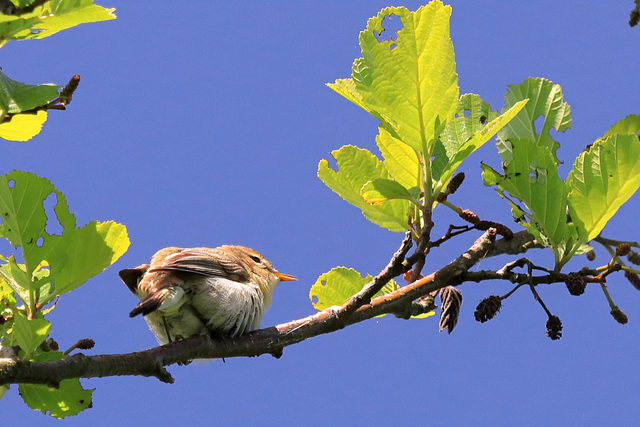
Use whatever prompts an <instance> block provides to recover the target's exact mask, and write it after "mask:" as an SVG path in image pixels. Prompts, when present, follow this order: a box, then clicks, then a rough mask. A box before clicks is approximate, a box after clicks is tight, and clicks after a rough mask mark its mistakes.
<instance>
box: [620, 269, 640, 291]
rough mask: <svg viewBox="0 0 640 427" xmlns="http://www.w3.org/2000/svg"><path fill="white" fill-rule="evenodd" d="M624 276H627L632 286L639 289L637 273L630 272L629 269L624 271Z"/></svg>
mask: <svg viewBox="0 0 640 427" xmlns="http://www.w3.org/2000/svg"><path fill="white" fill-rule="evenodd" d="M624 277H626V278H627V280H628V281H629V283H631V284H632V285H633V287H634V288H636V289H637V290H639V291H640V277H638V275H637V274H635V273H632V272H630V271H625V272H624Z"/></svg>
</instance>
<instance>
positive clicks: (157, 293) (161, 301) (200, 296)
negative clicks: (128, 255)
mask: <svg viewBox="0 0 640 427" xmlns="http://www.w3.org/2000/svg"><path fill="white" fill-rule="evenodd" d="M120 278H121V279H122V281H123V282H124V283H125V284H126V285H127V287H129V289H130V290H131V292H133V293H134V294H135V295H136V296H138V298H140V302H139V303H138V304H137V305H136V306H135V307H134V309H133V310H132V311H131V313H130V314H129V315H130V316H131V317H134V316H137V315H138V314H142V315H143V316H145V320H146V321H147V324H148V325H149V327H150V329H151V330H152V332H153V333H154V334H155V335H156V338H157V339H158V341H159V342H160V343H161V344H164V343H167V342H171V341H174V340H176V339H183V338H186V337H188V336H190V335H195V334H206V333H209V334H215V335H229V336H237V335H240V334H243V333H245V332H248V331H251V330H254V329H257V328H258V327H259V326H260V322H261V321H262V316H263V315H264V312H265V311H266V310H267V308H268V307H269V305H270V304H271V295H272V294H273V290H274V289H275V287H276V285H277V284H278V282H280V281H283V280H296V277H294V276H289V275H286V274H282V273H279V272H278V271H277V270H276V269H274V268H273V266H272V265H271V263H270V262H269V261H268V260H266V259H265V258H263V257H262V255H260V254H259V253H258V252H256V251H254V250H253V249H249V248H245V247H243V246H230V245H226V246H220V247H217V248H189V249H183V248H175V247H170V248H165V249H162V250H160V251H158V252H156V254H155V255H154V256H153V258H152V259H151V263H150V264H143V265H140V266H138V267H136V268H131V269H125V270H122V271H120Z"/></svg>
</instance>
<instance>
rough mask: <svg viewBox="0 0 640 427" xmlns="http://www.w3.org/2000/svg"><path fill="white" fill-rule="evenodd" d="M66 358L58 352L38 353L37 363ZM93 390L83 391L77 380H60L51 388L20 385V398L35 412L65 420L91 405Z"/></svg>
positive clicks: (36, 385)
mask: <svg viewBox="0 0 640 427" xmlns="http://www.w3.org/2000/svg"><path fill="white" fill-rule="evenodd" d="M64 357H66V356H65V355H64V354H62V353H60V352H58V351H48V352H45V353H40V354H38V356H37V357H36V358H35V361H37V362H49V361H52V360H59V359H63V358H64ZM94 390H95V389H89V390H85V389H83V388H82V385H81V384H80V380H78V379H77V378H74V379H68V380H62V381H61V382H60V387H58V388H53V387H47V386H45V385H41V384H20V385H19V391H20V396H22V399H23V400H24V402H25V403H26V404H27V405H28V406H29V407H30V408H31V409H35V410H36V411H41V412H42V413H43V414H47V415H50V416H52V417H55V418H65V417H68V416H71V415H76V414H77V413H79V412H81V411H84V410H85V409H87V408H89V407H90V405H91V399H92V394H93V391H94Z"/></svg>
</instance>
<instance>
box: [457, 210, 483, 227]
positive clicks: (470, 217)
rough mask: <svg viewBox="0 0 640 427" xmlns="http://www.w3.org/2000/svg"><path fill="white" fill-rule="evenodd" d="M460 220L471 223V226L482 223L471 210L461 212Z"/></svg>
mask: <svg viewBox="0 0 640 427" xmlns="http://www.w3.org/2000/svg"><path fill="white" fill-rule="evenodd" d="M460 218H462V219H464V220H465V221H467V222H470V223H471V224H478V223H479V222H480V218H478V215H476V214H474V213H473V212H471V211H470V210H469V209H465V210H463V211H462V212H460Z"/></svg>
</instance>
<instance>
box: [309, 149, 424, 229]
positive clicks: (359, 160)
mask: <svg viewBox="0 0 640 427" xmlns="http://www.w3.org/2000/svg"><path fill="white" fill-rule="evenodd" d="M331 154H332V155H333V157H334V158H335V159H336V162H337V164H338V170H337V171H335V170H333V169H331V168H330V167H329V162H328V161H327V160H321V161H320V163H319V164H318V177H319V178H320V179H321V180H322V182H324V183H325V184H326V185H327V187H329V188H331V189H332V190H333V191H335V192H336V193H337V194H338V195H340V197H342V198H343V199H344V200H346V201H347V202H349V203H351V204H352V205H354V206H356V207H358V208H360V210H362V213H363V214H364V216H365V217H366V218H367V219H368V220H369V221H371V222H373V223H374V224H378V225H379V226H381V227H384V228H386V229H388V230H391V231H398V232H402V231H405V230H406V229H407V227H408V225H407V223H408V220H407V217H408V212H409V209H410V206H411V204H410V202H408V201H406V200H390V201H388V202H387V203H383V204H379V205H375V206H374V205H370V204H369V203H367V202H366V201H365V200H364V198H363V197H362V195H361V194H360V190H361V189H362V187H363V186H364V184H366V183H367V182H369V181H372V180H374V179H379V178H383V179H388V178H389V174H388V172H387V170H386V169H385V167H384V164H383V163H382V162H381V161H380V160H379V159H378V158H377V157H376V156H374V155H373V154H372V153H371V152H370V151H368V150H364V149H361V148H357V147H354V146H351V145H347V146H344V147H342V148H340V149H339V150H336V151H333V152H332V153H331Z"/></svg>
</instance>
